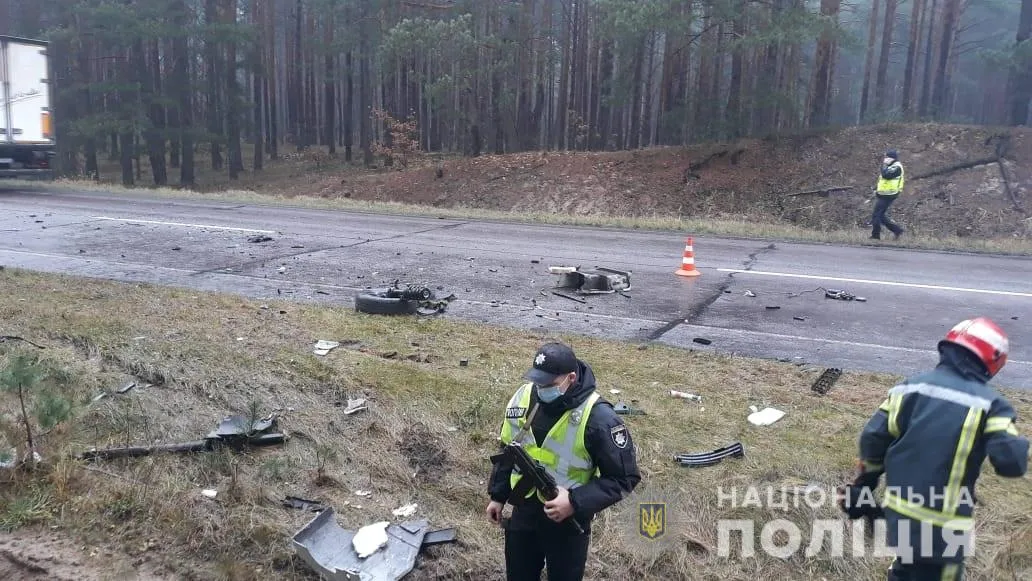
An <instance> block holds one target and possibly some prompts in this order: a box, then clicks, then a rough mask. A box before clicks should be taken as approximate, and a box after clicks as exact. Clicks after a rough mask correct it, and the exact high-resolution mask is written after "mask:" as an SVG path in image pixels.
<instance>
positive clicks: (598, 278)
mask: <svg viewBox="0 0 1032 581" xmlns="http://www.w3.org/2000/svg"><path fill="white" fill-rule="evenodd" d="M548 272H549V273H551V274H555V275H558V276H559V281H558V282H557V283H556V285H555V288H565V289H573V290H576V291H577V292H579V293H581V294H612V293H615V292H621V293H622V292H623V291H628V290H631V272H630V271H625V270H614V269H611V268H604V267H601V266H596V267H595V268H594V269H593V270H581V268H580V267H579V266H550V267H548ZM559 296H564V295H559ZM566 298H571V297H566Z"/></svg>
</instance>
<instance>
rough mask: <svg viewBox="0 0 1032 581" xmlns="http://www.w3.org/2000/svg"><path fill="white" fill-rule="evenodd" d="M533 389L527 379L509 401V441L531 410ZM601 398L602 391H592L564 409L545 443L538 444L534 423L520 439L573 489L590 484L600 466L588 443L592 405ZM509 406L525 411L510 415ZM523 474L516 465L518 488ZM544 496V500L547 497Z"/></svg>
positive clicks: (505, 439)
mask: <svg viewBox="0 0 1032 581" xmlns="http://www.w3.org/2000/svg"><path fill="white" fill-rule="evenodd" d="M532 389H534V387H533V384H531V383H527V384H525V385H523V386H522V387H520V389H519V390H517V391H516V393H515V394H514V395H513V396H512V399H510V400H509V405H508V406H507V408H506V418H505V421H504V422H503V424H502V431H501V441H502V443H503V444H506V445H508V444H509V443H510V442H512V440H513V438H514V437H515V436H516V434H517V433H519V431H520V429H521V428H522V427H523V424H524V422H525V421H526V416H527V411H528V409H529V408H530V396H531V390H532ZM598 399H599V395H598V393H592V394H591V395H590V396H588V398H587V399H586V400H585V401H584V402H583V403H581V405H579V406H578V407H576V408H574V409H572V410H568V411H567V412H566V413H564V414H563V415H562V416H561V417H560V418H559V420H558V421H556V423H555V425H554V426H552V429H551V430H549V431H548V435H547V436H546V437H545V440H544V441H543V442H542V445H541V447H538V446H537V440H536V439H535V438H534V433H533V430H532V429H531V428H530V427H528V428H527V430H526V432H525V433H524V434H523V437H522V439H521V440H520V445H521V446H522V447H523V449H524V450H526V451H527V454H528V455H530V457H531V458H534V459H535V460H537V461H538V462H541V465H542V466H544V467H545V470H547V471H548V473H549V474H551V476H552V477H553V478H555V481H556V483H557V484H558V485H559V486H562V487H564V488H567V489H570V490H572V489H574V488H576V487H578V486H581V485H584V484H587V483H588V481H590V480H591V478H592V477H593V476H596V475H597V474H598V467H597V466H595V463H594V461H593V460H592V459H591V455H590V454H588V450H587V448H586V447H585V445H584V434H585V430H586V428H587V425H588V416H589V414H590V413H591V408H592V406H594V405H595V402H596V401H598ZM509 410H522V413H521V414H520V415H519V417H510V416H512V415H514V414H510V413H509ZM539 413H540V412H539ZM520 478H522V475H521V474H520V473H519V472H518V471H517V470H515V469H514V470H513V472H512V476H511V477H510V479H509V483H510V485H511V486H512V488H514V489H515V488H516V484H517V483H518V482H519V481H520ZM536 492H537V489H532V490H531V491H530V492H528V493H527V496H528V497H529V496H530V495H531V494H534V493H536ZM539 498H540V493H539ZM541 500H542V501H544V499H543V498H542V499H541Z"/></svg>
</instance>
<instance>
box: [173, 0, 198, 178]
mask: <svg viewBox="0 0 1032 581" xmlns="http://www.w3.org/2000/svg"><path fill="white" fill-rule="evenodd" d="M172 14H173V22H174V23H175V24H176V35H175V37H173V39H172V60H173V61H174V63H175V64H174V65H173V75H174V76H173V79H174V84H175V87H176V89H175V91H176V93H177V94H178V95H177V96H178V105H179V143H180V148H181V157H182V160H181V163H180V165H179V185H181V186H183V187H191V186H193V185H194V182H195V181H196V176H195V175H194V133H193V90H192V89H191V85H192V82H191V78H190V53H189V51H188V44H187V37H188V34H189V33H188V32H187V27H188V25H189V24H190V23H191V22H192V20H193V19H192V14H191V12H190V8H189V6H188V5H187V2H186V0H176V1H175V2H174V3H173V4H172Z"/></svg>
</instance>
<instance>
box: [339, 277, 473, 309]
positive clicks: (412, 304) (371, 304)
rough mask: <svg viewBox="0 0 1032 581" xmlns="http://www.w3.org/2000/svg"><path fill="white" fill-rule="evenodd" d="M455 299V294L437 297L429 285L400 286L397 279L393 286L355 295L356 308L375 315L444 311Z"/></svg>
mask: <svg viewBox="0 0 1032 581" xmlns="http://www.w3.org/2000/svg"><path fill="white" fill-rule="evenodd" d="M453 300H455V295H454V294H453V295H450V296H448V297H445V298H444V299H435V298H434V293H433V291H431V290H430V288H429V287H426V286H416V285H409V286H408V287H406V288H400V287H399V286H398V283H397V281H395V284H394V286H393V287H388V288H386V289H382V290H378V291H363V292H360V293H358V295H357V296H355V310H356V311H358V312H360V313H369V314H373V315H415V314H417V313H419V314H423V315H431V314H438V313H443V312H444V310H445V308H447V306H448V303H450V302H451V301H453Z"/></svg>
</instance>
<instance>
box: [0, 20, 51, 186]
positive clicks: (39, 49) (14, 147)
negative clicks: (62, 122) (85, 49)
mask: <svg viewBox="0 0 1032 581" xmlns="http://www.w3.org/2000/svg"><path fill="white" fill-rule="evenodd" d="M49 70H50V67H49V62H48V55H47V42H46V41H43V40H33V39H28V38H17V37H13V36H0V178H5V177H6V178H12V177H20V178H42V179H49V178H52V177H53V166H54V160H55V156H56V149H55V145H56V143H55V140H54V129H53V127H54V124H53V118H52V116H51V111H50V101H51V93H50V74H49Z"/></svg>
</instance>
